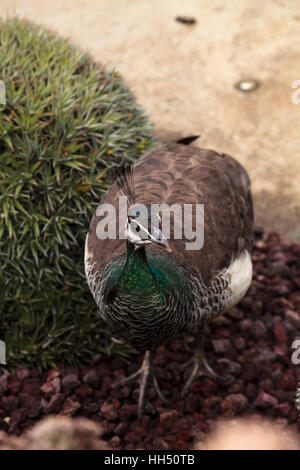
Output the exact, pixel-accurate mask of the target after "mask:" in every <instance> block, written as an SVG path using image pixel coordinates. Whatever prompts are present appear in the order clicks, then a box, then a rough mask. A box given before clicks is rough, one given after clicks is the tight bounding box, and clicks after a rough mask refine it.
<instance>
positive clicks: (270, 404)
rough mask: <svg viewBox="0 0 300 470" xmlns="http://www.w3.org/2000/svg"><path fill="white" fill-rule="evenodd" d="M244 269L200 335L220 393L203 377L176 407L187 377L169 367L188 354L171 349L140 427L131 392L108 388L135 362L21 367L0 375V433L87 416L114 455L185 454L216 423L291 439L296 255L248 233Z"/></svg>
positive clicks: (297, 334)
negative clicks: (222, 311) (251, 420)
mask: <svg viewBox="0 0 300 470" xmlns="http://www.w3.org/2000/svg"><path fill="white" fill-rule="evenodd" d="M253 261H254V279H253V282H252V286H251V288H250V290H249V292H248V294H247V296H246V297H245V298H244V299H243V301H242V302H241V303H240V304H239V306H238V307H236V308H234V309H233V310H232V312H230V313H228V314H226V315H225V316H224V317H221V318H219V319H217V320H216V321H214V322H213V323H211V324H210V325H209V327H208V328H207V340H206V350H207V358H208V360H209V361H210V363H211V365H212V367H213V368H214V369H215V371H216V372H217V373H219V374H223V375H225V376H226V385H220V384H218V383H216V382H214V381H213V380H211V379H209V378H206V377H202V378H199V379H198V380H196V381H195V382H194V383H193V384H192V386H191V387H190V391H189V393H188V395H187V397H186V398H185V399H184V400H183V399H181V398H180V390H181V389H182V386H183V383H184V378H185V377H184V374H186V372H185V373H184V372H181V371H180V370H179V369H178V368H176V367H174V366H176V365H177V364H182V363H184V362H185V361H187V360H188V359H189V358H190V357H191V352H189V351H188V350H187V346H186V344H187V343H184V342H183V341H174V342H173V343H172V344H170V345H169V346H167V347H161V348H159V349H158V350H157V352H156V354H155V358H154V365H155V373H156V376H157V378H158V381H159V383H160V386H161V389H162V391H163V392H164V394H165V396H166V397H168V398H169V404H168V407H167V406H165V405H164V404H163V403H162V402H161V401H160V400H159V399H158V398H156V397H155V394H154V392H153V390H152V389H150V390H149V399H150V404H151V406H150V409H148V410H147V411H146V413H145V414H144V416H143V418H142V421H141V422H139V421H138V420H137V417H136V411H137V405H136V402H137V389H136V386H130V387H125V388H122V389H119V390H112V388H111V385H112V383H114V382H115V381H116V380H119V379H120V378H123V377H124V376H126V375H127V374H130V373H132V372H133V371H135V370H136V369H137V368H138V367H139V365H140V363H141V360H142V355H137V356H132V357H131V358H130V362H129V363H128V364H125V363H124V362H122V361H121V360H119V359H111V358H108V357H104V356H100V355H97V356H95V357H94V359H93V362H92V364H91V365H90V366H89V367H83V368H82V369H81V370H80V371H78V370H75V369H72V368H62V367H58V370H57V371H56V370H53V369H52V370H48V371H47V372H43V373H42V374H40V373H39V372H38V370H36V369H29V368H27V367H25V366H20V367H19V368H18V369H17V370H16V373H15V375H14V376H12V375H10V374H9V373H8V372H7V371H5V370H2V375H1V376H0V429H4V430H5V431H7V432H8V433H11V434H17V435H19V434H21V433H22V431H24V430H25V429H27V428H29V427H31V426H32V425H33V424H34V423H35V422H36V421H37V420H39V419H41V418H42V417H43V416H45V415H47V414H61V415H69V416H75V415H76V416H86V417H89V418H90V419H92V420H94V421H97V422H100V423H102V425H103V428H104V439H105V440H106V441H108V442H109V445H110V446H112V447H113V448H115V449H189V448H192V447H193V445H194V442H195V440H197V441H199V440H203V439H204V437H205V434H206V433H207V432H208V431H209V429H210V427H211V425H212V424H213V423H214V422H215V421H216V420H217V419H220V418H224V417H233V416H237V415H239V416H241V415H243V416H245V415H248V416H249V415H261V416H264V417H269V418H274V419H276V421H277V422H280V423H281V424H283V425H286V426H289V427H290V428H293V429H295V430H299V425H300V418H299V414H298V412H297V410H296V407H295V401H294V400H295V391H296V384H297V381H296V377H297V374H298V373H300V366H293V364H292V363H291V354H292V352H293V350H292V349H291V346H292V343H293V341H294V340H295V339H297V338H300V314H299V312H300V246H299V245H296V244H294V243H292V242H291V241H289V240H288V239H286V238H283V237H280V236H279V235H278V234H277V233H269V234H263V233H262V232H261V231H260V230H257V231H256V242H255V247H254V252H253ZM297 367H298V369H297ZM7 417H10V420H7V419H4V418H7ZM8 421H9V422H8Z"/></svg>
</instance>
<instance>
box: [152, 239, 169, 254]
mask: <svg viewBox="0 0 300 470" xmlns="http://www.w3.org/2000/svg"><path fill="white" fill-rule="evenodd" d="M152 241H153V242H154V243H157V244H158V245H163V246H164V247H165V248H166V250H167V251H168V252H169V253H172V248H171V247H170V245H169V242H168V240H167V239H166V238H162V239H161V240H155V239H152Z"/></svg>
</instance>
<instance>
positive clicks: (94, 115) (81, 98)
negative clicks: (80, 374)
mask: <svg viewBox="0 0 300 470" xmlns="http://www.w3.org/2000/svg"><path fill="white" fill-rule="evenodd" d="M0 79H1V80H3V81H4V82H5V85H6V105H3V104H2V105H1V104H0V266H1V269H0V289H1V290H0V292H1V295H2V299H1V306H0V339H2V340H5V342H6V345H7V351H8V354H7V362H8V365H13V364H15V363H16V362H21V361H26V362H30V363H31V364H32V363H33V364H36V365H38V366H39V367H46V366H49V365H54V363H55V362H57V361H64V362H65V363H81V362H84V361H88V360H89V359H90V357H91V356H92V355H93V354H95V353H97V352H107V353H111V352H112V353H116V354H124V353H125V351H126V346H125V345H122V344H120V343H118V342H116V341H114V339H113V338H112V336H111V333H110V332H109V331H107V329H106V326H105V325H104V324H103V323H102V321H101V320H100V319H99V318H98V317H97V316H96V315H95V313H96V310H97V309H96V305H95V303H94V300H93V298H92V296H91V294H90V292H89V289H88V287H87V284H86V280H85V275H84V266H83V251H84V241H85V236H86V233H87V230H88V226H89V222H90V219H91V216H92V214H93V212H94V211H95V208H96V206H97V204H98V203H99V199H100V197H101V196H102V195H103V193H104V192H105V190H106V189H107V187H108V186H109V184H110V180H109V170H110V169H111V168H112V167H114V166H116V165H117V166H118V165H120V164H123V163H126V162H128V161H133V160H134V159H136V158H138V157H139V156H140V155H141V154H142V153H143V152H144V151H145V150H147V149H148V148H149V147H150V146H151V145H152V144H153V137H152V128H151V126H150V125H149V123H148V120H147V118H146V116H145V114H144V112H143V111H142V110H141V109H140V108H139V106H138V105H137V104H136V102H135V99H134V97H133V95H132V94H131V92H130V90H129V89H128V87H127V86H126V85H125V84H124V82H123V80H122V79H121V77H120V76H119V74H118V73H116V72H108V71H106V70H104V69H103V67H101V66H100V65H99V64H96V63H95V62H93V60H92V59H91V57H90V56H89V55H88V54H87V53H83V52H81V51H79V50H77V49H76V48H75V47H72V46H71V45H70V44H69V43H68V41H66V40H64V39H61V38H59V37H58V36H57V35H55V34H53V33H50V32H48V31H46V30H45V29H43V28H41V27H37V26H34V25H32V24H31V23H30V22H28V21H25V20H20V19H14V18H13V19H9V20H7V21H5V22H3V21H0Z"/></svg>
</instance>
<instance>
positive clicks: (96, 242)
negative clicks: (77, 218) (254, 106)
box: [87, 143, 253, 284]
mask: <svg viewBox="0 0 300 470" xmlns="http://www.w3.org/2000/svg"><path fill="white" fill-rule="evenodd" d="M133 174H134V182H135V195H136V202H138V203H142V204H145V205H150V204H152V203H156V204H162V203H166V204H168V205H172V204H180V205H182V204H204V245H203V247H202V249H201V250H198V251H187V250H186V249H185V243H186V242H189V241H190V240H185V239H184V238H183V239H182V240H174V239H172V238H171V239H170V241H169V244H170V247H171V248H172V253H171V254H166V256H172V257H175V258H176V260H177V263H179V264H180V265H182V266H188V267H191V268H195V269H196V270H197V271H198V272H199V271H200V272H201V276H202V280H203V282H204V283H206V284H208V283H209V282H210V281H211V279H212V278H213V277H214V276H215V275H216V274H217V273H219V272H220V271H221V270H223V269H225V268H226V267H228V266H229V265H230V263H231V262H232V261H233V260H234V259H235V258H237V257H239V255H240V254H241V253H242V252H243V251H244V250H247V251H248V252H250V251H251V245H252V230H253V205H252V198H251V190H250V181H249V177H248V175H247V173H246V171H245V170H244V168H243V167H242V166H241V165H240V164H239V163H238V162H237V161H236V160H235V159H233V158H232V157H230V156H229V155H226V154H219V153H217V152H215V151H213V150H207V149H200V148H197V147H189V146H186V145H182V144H175V143H174V144H173V143H172V144H166V145H162V146H160V147H158V148H156V149H154V150H152V151H150V152H149V153H147V154H146V155H144V156H143V157H142V158H140V159H139V160H138V161H137V162H136V164H135V165H134V170H133ZM119 196H120V190H119V188H118V186H117V184H113V185H112V187H111V188H110V189H109V190H108V192H107V193H106V195H105V196H104V197H103V199H102V201H101V204H103V203H111V204H114V205H115V207H116V210H117V215H118V197H119ZM193 216H194V214H193ZM171 220H172V224H174V219H173V218H172V219H171ZM98 221H99V217H97V215H96V214H95V215H94V217H93V219H92V221H91V225H90V231H89V238H88V243H87V244H88V246H87V250H88V257H89V259H90V262H91V263H92V264H94V266H95V269H96V270H98V269H99V267H100V266H101V265H105V264H106V263H107V262H109V261H111V260H112V259H113V258H114V257H115V256H117V255H120V254H121V253H124V256H125V254H126V243H125V240H119V239H116V240H100V239H99V238H97V236H96V227H97V223H98ZM193 222H194V221H193ZM118 229H119V227H118V217H117V230H118ZM117 233H118V232H117ZM171 233H173V232H172V228H171ZM149 250H164V248H160V247H157V246H152V245H149V246H147V251H149Z"/></svg>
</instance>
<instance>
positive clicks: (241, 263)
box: [224, 250, 252, 310]
mask: <svg viewBox="0 0 300 470" xmlns="http://www.w3.org/2000/svg"><path fill="white" fill-rule="evenodd" d="M224 276H225V278H227V277H229V279H230V281H229V289H230V291H231V295H230V296H229V298H228V299H227V300H226V303H225V310H229V309H230V308H232V307H234V306H235V305H236V304H237V303H238V302H239V301H240V300H242V298H243V297H244V295H245V294H246V292H247V290H248V289H249V286H250V284H251V281H252V261H251V256H250V254H249V253H248V251H247V250H245V251H244V252H243V253H242V254H241V255H240V257H239V258H236V259H235V260H234V261H233V262H232V263H231V264H230V266H229V267H228V269H227V270H226V271H225V273H224Z"/></svg>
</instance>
